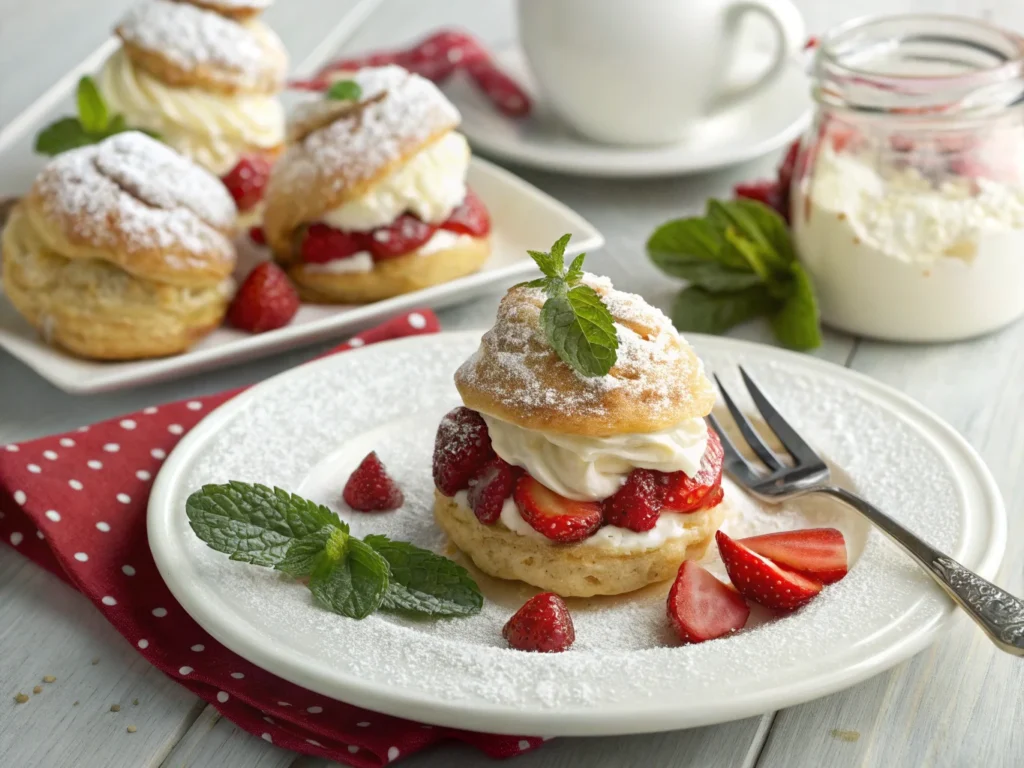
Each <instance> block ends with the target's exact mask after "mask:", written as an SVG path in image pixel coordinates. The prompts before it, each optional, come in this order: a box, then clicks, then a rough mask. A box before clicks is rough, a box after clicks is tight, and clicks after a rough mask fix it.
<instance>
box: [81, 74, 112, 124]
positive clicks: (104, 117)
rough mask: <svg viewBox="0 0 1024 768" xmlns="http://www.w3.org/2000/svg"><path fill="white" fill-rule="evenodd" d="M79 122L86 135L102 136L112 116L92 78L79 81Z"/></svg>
mask: <svg viewBox="0 0 1024 768" xmlns="http://www.w3.org/2000/svg"><path fill="white" fill-rule="evenodd" d="M77 100H78V122H80V123H81V124H82V129H83V130H84V131H85V132H86V133H95V134H102V133H103V132H104V131H105V130H106V129H107V123H108V122H109V121H110V116H109V114H107V105H106V103H105V102H104V101H103V97H102V96H101V95H100V91H99V89H98V88H97V87H96V82H95V81H94V80H93V79H92V78H91V77H88V76H86V77H83V78H82V79H81V80H79V81H78V94H77Z"/></svg>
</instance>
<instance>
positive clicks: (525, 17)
mask: <svg viewBox="0 0 1024 768" xmlns="http://www.w3.org/2000/svg"><path fill="white" fill-rule="evenodd" d="M748 14H757V15H760V16H763V17H764V18H765V19H767V20H768V21H769V22H770V23H771V26H772V29H773V30H774V32H775V38H776V40H775V56H774V59H773V60H772V63H771V64H770V65H769V66H768V67H767V68H766V69H765V70H764V71H763V72H762V73H761V74H760V75H759V76H757V77H756V78H754V79H753V80H752V81H747V82H742V83H735V82H729V81H728V73H729V72H730V71H731V69H732V65H733V64H734V63H735V60H736V56H737V54H738V53H739V52H740V47H739V45H738V44H737V43H738V33H739V31H740V22H741V20H742V19H743V17H745V16H747V15H748ZM519 36H520V39H521V42H522V45H523V49H524V50H525V52H526V57H527V59H528V61H529V64H530V69H531V71H532V72H533V75H534V77H535V78H536V80H537V82H538V84H539V85H540V87H541V89H542V90H543V91H544V93H545V94H546V96H547V98H548V99H549V100H550V102H551V106H552V107H553V108H554V109H555V110H556V111H557V112H558V113H559V114H560V115H561V116H562V118H563V119H564V120H565V121H566V122H567V123H568V124H569V125H571V126H572V127H573V128H575V129H576V130H577V131H579V132H580V133H581V134H583V135H584V136H587V137H588V138H591V139H594V140H596V141H600V142H605V143H610V144H667V143H671V142H676V141H680V140H682V139H685V138H686V135H687V133H688V132H689V131H690V130H691V129H692V128H693V127H694V126H696V125H697V124H699V123H700V122H701V121H702V120H703V119H705V118H707V117H711V116H713V115H714V114H716V113H718V112H720V111H721V110H723V109H725V108H727V107H731V106H733V105H735V104H737V103H739V102H741V101H743V100H745V99H747V98H749V97H750V96H752V95H753V94H754V93H755V92H756V91H757V90H759V89H761V88H763V87H764V86H765V85H767V84H768V83H769V82H770V81H772V80H773V79H775V78H776V77H778V76H779V75H780V74H781V73H782V71H783V70H784V68H785V67H786V60H787V57H789V56H790V55H791V54H792V53H793V52H795V51H797V50H799V49H800V47H801V46H802V45H803V42H804V36H805V31H804V24H803V20H802V19H801V17H800V12H799V11H798V10H797V9H796V7H795V6H794V5H793V4H792V3H791V2H790V0H519Z"/></svg>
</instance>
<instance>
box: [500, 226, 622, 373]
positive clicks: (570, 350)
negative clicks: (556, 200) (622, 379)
mask: <svg viewBox="0 0 1024 768" xmlns="http://www.w3.org/2000/svg"><path fill="white" fill-rule="evenodd" d="M570 237H572V236H571V235H562V236H561V237H560V238H558V240H556V241H555V244H554V245H552V246H551V251H550V252H544V251H527V253H529V254H530V256H531V257H532V258H533V260H534V261H535V262H536V263H537V268H538V269H540V271H541V274H543V275H544V277H538V278H537V279H536V280H530V281H529V282H526V283H520V285H521V286H525V287H528V288H540V289H542V290H543V291H544V293H546V294H547V300H546V301H545V302H544V306H543V307H542V308H541V313H540V324H541V328H543V329H544V335H545V336H546V337H547V340H548V343H549V344H550V345H551V346H552V348H553V349H554V350H555V352H556V353H558V356H559V357H560V358H561V359H562V360H563V361H564V362H565V363H566V364H568V365H569V366H570V367H572V368H573V369H574V370H575V371H576V372H578V373H580V374H581V375H583V376H588V377H589V376H604V375H605V374H606V373H608V371H610V370H611V369H612V366H614V365H615V358H616V353H617V350H618V348H619V338H618V336H617V335H616V333H615V321H614V320H613V319H612V314H611V312H609V311H608V307H606V306H605V305H604V302H603V301H602V300H601V297H600V296H598V295H597V292H596V291H595V290H594V289H593V288H591V287H590V286H589V285H584V284H583V283H582V282H581V280H582V279H583V260H584V259H585V258H586V254H585V253H581V254H579V255H578V256H577V257H576V258H575V259H573V260H572V263H571V264H570V265H569V269H568V270H567V269H566V268H565V248H566V246H567V245H568V244H569V239H570Z"/></svg>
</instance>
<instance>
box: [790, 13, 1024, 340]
mask: <svg viewBox="0 0 1024 768" xmlns="http://www.w3.org/2000/svg"><path fill="white" fill-rule="evenodd" d="M814 95H815V99H816V100H817V103H818V110H817V115H816V118H815V121H814V124H813V125H812V127H811V129H810V130H809V132H808V133H807V135H806V136H805V137H804V139H803V142H802V145H801V150H800V155H799V157H798V160H797V166H796V172H795V173H794V180H793V188H792V190H791V193H792V194H791V200H792V208H791V211H790V213H791V220H792V228H793V237H794V242H795V244H796V247H797V251H798V253H799V255H800V259H801V261H802V262H803V263H804V265H805V267H806V268H807V270H808V272H809V273H810V275H811V278H812V279H813V281H814V283H815V287H816V289H817V292H818V298H819V302H820V305H821V315H822V319H823V320H824V321H825V322H826V323H827V324H829V325H831V326H833V327H835V328H838V329H840V330H845V331H849V332H851V333H855V334H860V335H865V336H871V337H875V338H882V339H891V340H896V341H951V340H956V339H962V338H967V337H971V336H976V335H979V334H983V333H987V332H990V331H993V330H995V329H997V328H1000V327H1002V326H1004V325H1007V324H1008V323H1010V322H1012V321H1014V320H1016V319H1017V318H1019V317H1020V316H1021V315H1022V314H1024V107H1022V106H1021V102H1022V101H1024V38H1022V37H1020V36H1018V35H1016V34H1014V33H1011V32H1009V31H1004V30H1001V29H999V28H997V27H993V26H991V25H988V24H986V23H984V22H981V21H976V20H972V19H967V18H956V17H950V16H933V15H914V16H895V17H878V18H871V19H866V20H858V21H854V22H851V23H849V24H846V25H843V26H841V27H839V28H837V29H835V30H833V31H832V32H830V33H829V34H828V35H827V36H826V37H825V38H824V39H823V41H822V43H821V46H820V48H819V51H818V54H817V58H816V61H815V88H814Z"/></svg>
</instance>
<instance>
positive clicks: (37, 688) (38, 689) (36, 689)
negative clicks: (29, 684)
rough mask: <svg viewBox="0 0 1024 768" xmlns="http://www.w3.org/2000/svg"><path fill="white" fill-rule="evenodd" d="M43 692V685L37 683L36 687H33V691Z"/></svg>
mask: <svg viewBox="0 0 1024 768" xmlns="http://www.w3.org/2000/svg"><path fill="white" fill-rule="evenodd" d="M42 692H43V686H41V685H37V686H36V687H35V688H33V689H32V693H42Z"/></svg>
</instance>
